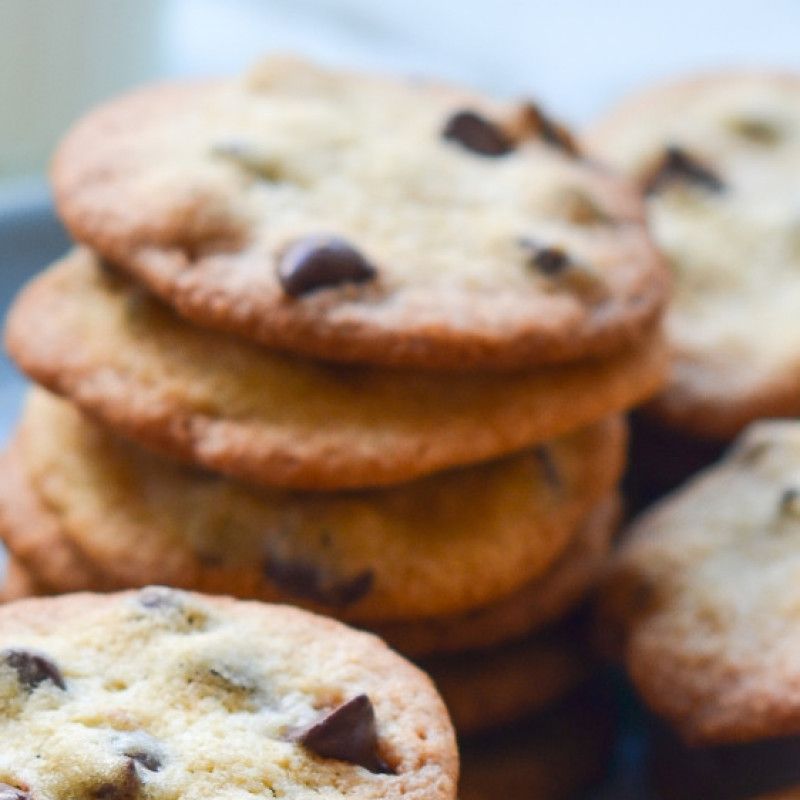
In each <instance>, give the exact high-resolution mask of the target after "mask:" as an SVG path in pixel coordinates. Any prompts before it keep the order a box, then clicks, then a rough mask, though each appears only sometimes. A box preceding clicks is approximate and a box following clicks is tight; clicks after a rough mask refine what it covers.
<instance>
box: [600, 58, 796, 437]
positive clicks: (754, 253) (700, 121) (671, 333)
mask: <svg viewBox="0 0 800 800" xmlns="http://www.w3.org/2000/svg"><path fill="white" fill-rule="evenodd" d="M586 138H587V145H588V148H589V149H590V151H591V152H593V153H595V154H596V155H597V156H598V157H600V158H603V159H605V160H607V161H608V162H609V163H610V164H612V165H613V166H615V167H617V168H619V169H621V170H623V171H624V172H625V173H627V174H628V175H629V176H630V177H633V178H635V179H639V180H640V181H646V180H647V176H649V175H652V168H653V166H654V164H655V163H656V162H657V161H658V159H659V158H660V157H661V155H662V154H663V152H664V148H665V147H667V146H677V147H680V148H681V149H683V150H684V151H685V152H686V153H688V154H689V155H690V156H691V157H693V158H694V159H695V160H696V161H697V162H698V163H699V164H701V165H702V166H703V167H704V168H707V169H710V170H711V171H712V172H713V173H714V174H715V175H716V177H717V178H718V179H719V180H720V181H721V182H722V183H723V184H724V186H723V188H722V189H721V190H716V191H715V190H713V189H710V188H709V186H708V185H705V184H703V183H702V182H700V183H698V182H693V181H691V180H681V179H679V178H676V179H674V180H671V181H668V182H666V183H665V184H663V185H662V186H661V187H660V188H659V189H658V190H656V191H654V192H652V193H651V194H650V196H649V198H648V201H647V216H648V220H649V223H650V226H651V231H652V234H653V237H654V239H655V241H656V243H657V244H658V245H659V246H660V247H661V248H662V249H663V251H664V253H665V255H666V257H667V259H668V261H669V262H670V264H671V266H672V271H673V274H674V279H675V280H674V296H673V301H672V304H671V306H670V309H669V312H668V314H667V318H666V331H667V335H668V338H669V342H670V345H671V347H672V349H673V351H674V367H673V374H672V378H671V383H670V385H669V387H668V388H667V390H666V391H665V393H664V394H663V395H661V396H660V397H659V398H658V400H657V401H656V402H655V404H654V405H653V409H652V410H653V412H654V413H655V414H657V415H658V416H659V417H660V418H662V419H664V420H666V421H668V422H669V423H671V424H673V425H675V426H678V427H681V428H685V429H687V430H689V431H690V432H693V433H696V434H698V435H704V436H714V437H719V438H729V437H732V436H733V435H734V434H735V433H736V432H737V431H738V430H740V429H741V428H742V427H743V426H744V425H745V424H747V422H749V421H751V420H753V419H755V418H757V417H767V416H773V417H774V416H784V415H787V416H788V415H794V414H798V413H800V347H798V346H797V344H796V343H797V342H798V341H799V340H800V316H798V314H797V309H798V308H800V207H799V206H798V202H797V186H798V183H800V77H798V76H790V75H780V74H769V73H765V74H759V73H732V74H720V75H710V76H705V77H700V78H695V79H687V80H684V81H681V82H677V83H674V84H671V85H668V86H659V87H656V88H653V89H650V90H645V91H644V92H642V93H640V94H639V95H637V96H634V97H633V98H631V99H630V100H628V101H627V102H624V103H623V104H622V105H621V106H620V107H619V108H617V109H616V110H614V111H612V112H611V113H610V114H609V115H608V116H607V117H606V118H604V119H601V120H599V121H598V123H597V124H596V125H595V127H594V128H593V129H591V130H590V131H588V133H587V137H586Z"/></svg>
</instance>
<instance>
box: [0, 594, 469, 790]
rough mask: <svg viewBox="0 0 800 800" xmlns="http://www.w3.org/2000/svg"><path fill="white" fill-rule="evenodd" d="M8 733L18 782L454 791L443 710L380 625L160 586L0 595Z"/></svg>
mask: <svg viewBox="0 0 800 800" xmlns="http://www.w3.org/2000/svg"><path fill="white" fill-rule="evenodd" d="M0 738H1V739H2V741H3V747H2V749H0V789H2V791H3V792H4V793H5V794H4V796H6V795H7V796H8V797H9V798H10V797H14V798H25V799H27V798H36V797H40V798H54V797H69V798H75V800H90V798H98V797H113V798H133V797H140V796H146V797H148V798H153V800H168V799H170V798H175V797H181V798H185V800H193V798H197V799H198V800H199V798H207V797H210V796H211V797H220V798H222V797H225V798H231V800H234V799H236V798H241V800H244V799H245V798H254V797H256V798H262V797H263V798H274V797H276V796H281V797H285V798H287V799H288V798H292V800H294V798H297V800H300V798H306V797H308V796H309V794H315V795H318V796H320V797H323V796H324V797H330V798H332V800H333V799H334V798H344V797H347V798H365V799H366V798H373V799H374V800H385V799H386V798H395V799H396V800H401V799H402V798H409V799H410V798H415V800H423V798H424V800H429V799H433V798H435V799H436V800H454V798H455V794H456V780H457V773H458V756H457V753H456V747H455V741H454V736H453V730H452V727H451V725H450V723H449V720H448V717H447V712H446V710H445V708H444V706H443V704H442V702H441V700H440V699H439V697H438V696H437V694H436V692H435V690H434V688H433V686H432V685H431V683H430V681H429V680H428V679H427V678H426V677H425V676H424V675H423V674H422V673H421V672H420V671H419V670H417V669H416V668H414V667H412V666H411V665H410V664H408V663H407V662H406V661H404V660H403V659H402V658H401V657H399V656H398V655H396V654H395V653H393V652H392V651H390V650H389V649H388V648H387V647H386V646H385V645H384V644H383V643H382V642H381V641H380V640H378V639H377V638H375V637H373V636H370V635H368V634H364V633H359V632H357V631H352V630H349V629H348V628H346V627H345V626H343V625H341V624H340V623H337V622H335V621H333V620H329V619H325V618H322V617H317V616H314V615H312V614H309V613H307V612H304V611H300V610H299V609H293V608H289V607H285V606H268V605H263V604H259V603H245V602H242V601H236V600H231V599H226V598H210V597H203V596H201V595H193V594H186V593H182V592H177V591H174V590H170V589H164V588H159V587H149V588H147V589H144V590H142V591H141V592H130V593H122V594H117V595H106V596H103V595H91V594H77V595H65V596H62V597H58V598H47V599H35V600H25V601H20V602H17V603H11V604H7V605H4V606H3V607H2V608H0Z"/></svg>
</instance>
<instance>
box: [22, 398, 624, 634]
mask: <svg viewBox="0 0 800 800" xmlns="http://www.w3.org/2000/svg"><path fill="white" fill-rule="evenodd" d="M22 426H23V427H22V430H21V433H20V437H19V439H18V445H17V447H15V449H14V454H15V457H19V458H21V459H22V465H23V469H24V473H25V476H26V478H27V481H28V482H29V484H30V487H31V488H32V490H33V491H34V493H35V495H36V496H37V498H38V500H39V504H40V506H42V507H43V508H42V510H41V511H39V512H36V513H38V515H41V514H46V515H48V516H49V517H51V518H55V520H56V521H57V524H58V526H59V528H60V529H61V530H62V531H63V533H64V535H65V536H66V537H67V538H68V539H69V540H71V541H72V542H73V543H74V544H75V545H76V546H77V548H78V550H80V551H83V552H85V553H86V556H87V557H88V560H89V562H94V563H95V564H96V565H97V566H98V567H99V568H100V571H101V573H102V574H104V575H107V576H111V577H116V578H117V579H118V580H121V581H122V582H123V583H124V585H128V586H131V585H133V586H136V585H143V584H144V583H149V582H154V581H155V582H159V583H165V584H170V585H178V586H185V587H187V588H191V589H199V590H204V591H211V592H218V593H223V592H224V593H227V594H237V595H241V596H246V597H252V598H258V599H264V600H287V601H291V602H297V603H301V604H307V605H309V606H311V607H312V608H315V609H319V610H323V611H326V612H327V613H332V614H335V615H337V616H341V617H343V618H347V619H349V620H353V621H358V622H361V623H366V622H369V621H372V622H376V621H386V620H391V619H409V618H416V617H428V616H434V615H439V614H450V613H458V612H460V611H465V610H467V609H469V608H474V607H476V606H480V605H485V604H486V603H488V602H490V601H492V600H494V599H497V598H499V597H503V596H505V595H508V594H510V593H511V592H513V591H514V590H515V589H517V588H519V587H521V586H522V585H523V584H525V583H526V582H528V581H530V580H532V579H534V578H535V577H537V576H539V575H541V574H542V573H543V572H544V571H546V570H547V569H548V568H549V567H550V565H551V564H553V563H554V562H555V560H556V559H557V557H558V556H559V554H560V553H561V552H562V551H563V550H564V548H565V547H566V546H567V545H568V543H569V541H570V539H571V537H572V536H574V534H575V532H576V530H577V527H578V524H579V522H581V521H582V520H583V519H584V518H585V517H586V515H587V514H588V513H589V510H590V509H591V508H592V507H593V506H594V505H595V504H596V503H597V502H598V501H599V500H600V499H601V498H602V497H604V496H605V495H606V494H607V493H608V491H609V490H610V489H611V488H612V486H614V485H615V484H616V482H617V480H618V478H619V474H620V471H621V469H622V465H623V463H624V451H625V433H624V424H623V423H622V421H621V420H619V419H616V418H615V419H610V420H607V421H604V422H601V423H598V424H596V425H594V426H591V427H589V428H586V429H582V430H581V431H577V432H575V433H573V434H571V435H570V436H566V437H564V438H563V439H560V440H557V441H555V442H553V443H551V444H550V445H549V446H548V447H546V448H542V449H541V450H537V451H535V452H530V451H528V452H525V453H523V454H520V455H518V456H514V457H510V458H507V459H503V460H500V461H495V462H489V463H486V464H481V465H476V466H474V467H471V468H465V469H461V470H455V471H451V472H445V473H439V474H437V475H433V476H430V477H428V478H424V479H421V480H419V481H415V482H412V483H408V484H404V485H401V486H397V487H393V488H387V489H380V490H373V491H361V492H340V493H331V492H323V493H310V492H285V491H269V490H262V491H259V490H255V489H249V488H247V487H245V486H243V485H242V484H238V483H235V482H233V481H230V480H228V479H226V478H222V477H220V476H216V475H213V474H209V473H201V472H198V471H192V470H188V469H186V468H184V467H182V466H180V465H178V464H175V463H173V462H170V461H166V460H162V459H160V458H158V457H156V456H152V455H150V454H148V453H146V452H145V451H143V450H140V449H139V448H136V447H135V446H134V445H130V444H128V443H127V442H125V441H123V440H121V439H118V438H116V437H114V436H113V435H112V434H111V433H109V432H108V431H106V430H105V429H103V428H101V427H99V426H97V425H95V424H93V423H92V422H90V421H89V420H87V419H85V418H83V417H82V416H81V415H80V413H79V412H77V411H76V410H75V409H74V408H72V407H71V406H69V405H68V404H67V403H65V402H63V401H62V400H59V399H57V398H55V397H53V396H49V395H47V394H46V393H44V392H42V391H41V390H37V391H35V392H34V393H33V394H32V395H31V396H30V399H29V403H28V405H27V407H26V410H25V414H24V420H23V423H22ZM17 448H18V449H17ZM14 502H15V500H14V497H13V496H12V497H11V498H9V499H7V500H6V504H13V503H14ZM30 526H31V527H34V522H33V521H31V523H30Z"/></svg>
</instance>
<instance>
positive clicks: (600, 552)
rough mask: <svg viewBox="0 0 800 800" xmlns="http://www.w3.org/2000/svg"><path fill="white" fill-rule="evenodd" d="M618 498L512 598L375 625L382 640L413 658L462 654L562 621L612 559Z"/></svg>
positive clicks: (602, 506) (603, 505) (603, 504)
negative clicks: (446, 613)
mask: <svg viewBox="0 0 800 800" xmlns="http://www.w3.org/2000/svg"><path fill="white" fill-rule="evenodd" d="M620 505H621V504H620V499H619V497H617V496H616V495H612V496H610V497H607V498H605V499H604V500H601V501H600V503H598V504H597V506H596V507H595V508H593V509H592V510H591V511H590V512H589V515H588V517H587V518H586V519H585V520H583V522H581V523H580V525H579V527H578V530H577V532H576V533H575V535H574V537H573V538H572V540H571V541H570V543H569V545H568V546H567V548H566V549H565V550H564V552H563V553H562V554H561V555H560V556H559V558H558V561H557V562H556V563H555V564H553V566H551V567H550V569H549V570H548V571H547V572H546V573H545V574H544V575H542V576H541V577H540V578H538V579H536V580H534V581H531V583H529V584H527V585H526V586H523V587H522V588H521V589H519V590H517V591H515V592H514V593H513V594H511V595H509V596H508V597H504V598H501V599H500V600H497V601H495V602H493V603H490V604H489V605H487V606H484V607H482V608H476V609H473V610H472V611H468V612H467V613H466V614H459V615H453V616H443V617H432V618H430V619H427V620H417V621H415V620H409V621H407V622H396V623H394V624H388V625H386V624H383V625H376V626H373V628H372V629H373V630H374V631H375V633H377V634H378V635H379V636H380V637H381V638H382V639H384V640H385V641H387V642H389V644H390V645H391V646H392V647H394V648H396V649H397V650H399V651H400V652H401V653H404V654H406V655H411V656H418V655H425V654H428V653H460V652H462V651H464V650H475V649H484V648H488V647H492V646H494V645H499V644H502V643H505V642H509V641H512V640H515V639H520V638H522V637H524V636H526V635H528V634H530V633H532V632H534V631H537V630H539V629H540V628H542V627H544V626H545V625H548V624H549V623H551V622H553V621H554V620H556V619H559V618H561V617H563V616H564V615H565V614H566V613H567V612H569V611H570V610H571V609H572V608H573V607H574V606H575V605H576V604H577V603H579V602H580V601H581V600H582V599H584V598H585V596H586V595H587V594H588V593H589V592H590V591H591V589H593V588H594V586H595V583H596V581H597V580H598V578H599V577H600V575H601V574H602V572H603V569H604V567H605V564H606V561H607V559H608V555H609V550H610V548H611V537H612V535H613V534H614V532H615V531H616V529H617V525H618V522H619V517H620Z"/></svg>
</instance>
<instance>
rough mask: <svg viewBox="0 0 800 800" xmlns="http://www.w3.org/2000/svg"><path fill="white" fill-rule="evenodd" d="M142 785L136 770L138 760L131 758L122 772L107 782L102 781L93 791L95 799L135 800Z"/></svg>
mask: <svg viewBox="0 0 800 800" xmlns="http://www.w3.org/2000/svg"><path fill="white" fill-rule="evenodd" d="M141 787H142V784H141V781H140V780H139V775H138V773H137V772H136V762H135V761H134V760H133V759H132V758H129V759H128V760H127V761H126V763H125V766H124V767H123V768H122V770H121V771H120V774H119V775H118V776H117V777H116V778H115V779H114V780H110V781H108V782H107V783H101V784H100V786H98V787H97V788H96V789H95V790H94V791H93V792H92V797H93V798H95V800H134V798H136V797H138V796H139V792H140V789H141Z"/></svg>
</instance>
